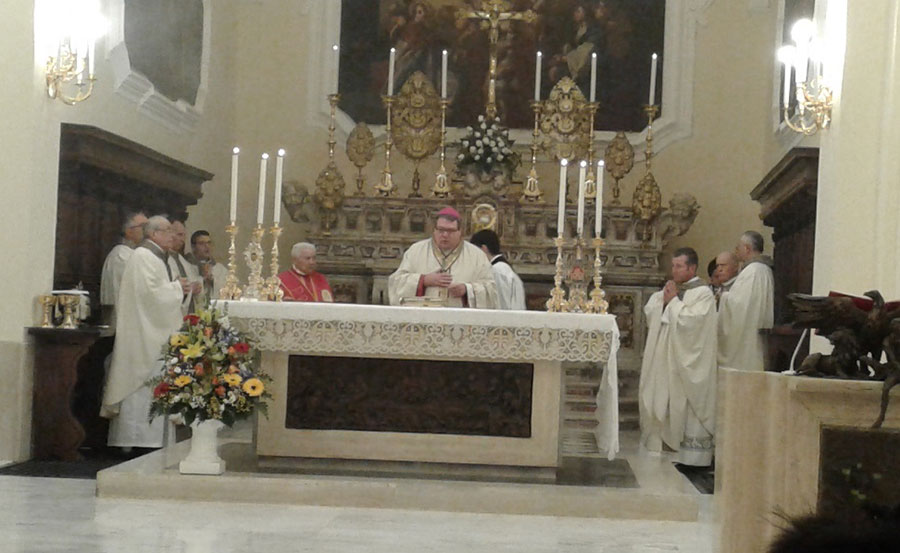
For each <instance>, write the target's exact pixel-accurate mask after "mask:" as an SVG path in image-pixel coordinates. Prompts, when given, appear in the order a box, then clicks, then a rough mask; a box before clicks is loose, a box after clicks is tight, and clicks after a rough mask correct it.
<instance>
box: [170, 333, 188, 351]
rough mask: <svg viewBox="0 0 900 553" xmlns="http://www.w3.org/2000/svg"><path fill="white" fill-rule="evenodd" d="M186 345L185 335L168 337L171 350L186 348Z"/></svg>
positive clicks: (186, 338)
mask: <svg viewBox="0 0 900 553" xmlns="http://www.w3.org/2000/svg"><path fill="white" fill-rule="evenodd" d="M187 343H188V337H187V336H186V335H185V334H173V335H171V336H170V337H169V345H170V346H172V347H173V348H177V347H178V346H186V345H187Z"/></svg>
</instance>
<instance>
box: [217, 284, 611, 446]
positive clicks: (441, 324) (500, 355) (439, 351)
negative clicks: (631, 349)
mask: <svg viewBox="0 0 900 553" xmlns="http://www.w3.org/2000/svg"><path fill="white" fill-rule="evenodd" d="M217 305H218V307H219V308H220V309H222V310H224V311H226V313H227V314H228V316H229V319H230V320H231V321H232V323H233V324H234V326H235V327H236V328H238V329H240V330H242V331H245V332H247V333H248V335H249V337H250V338H251V339H252V340H254V341H255V342H256V343H257V345H258V346H259V347H260V348H261V349H262V351H277V352H286V353H294V354H301V353H302V354H315V355H326V354H345V355H346V354H349V355H363V356H364V355H422V353H423V351H424V352H426V353H427V354H428V355H429V356H434V358H453V357H457V358H459V357H464V358H466V359H472V360H485V361H487V360H493V361H497V360H502V361H508V362H533V361H554V362H566V361H569V362H590V363H601V364H603V365H604V367H603V375H602V377H601V381H600V387H599V390H598V393H597V398H596V402H597V411H596V416H597V420H598V423H599V424H598V425H597V428H596V431H595V433H596V437H597V445H598V446H599V448H600V450H601V451H605V452H606V453H607V457H608V458H609V459H613V458H615V455H616V453H617V452H618V451H619V408H618V399H619V398H618V375H617V368H616V355H617V352H618V349H619V329H618V326H617V325H616V320H615V317H614V316H612V315H588V314H570V313H545V312H541V311H500V310H481V309H454V308H417V307H392V306H382V305H357V304H324V303H273V302H241V301H219V302H217Z"/></svg>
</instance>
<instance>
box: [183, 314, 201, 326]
mask: <svg viewBox="0 0 900 553" xmlns="http://www.w3.org/2000/svg"><path fill="white" fill-rule="evenodd" d="M184 320H185V321H187V323H188V324H189V325H191V326H197V325H198V324H199V323H200V317H198V316H197V315H185V316H184Z"/></svg>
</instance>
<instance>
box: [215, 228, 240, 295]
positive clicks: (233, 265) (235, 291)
mask: <svg viewBox="0 0 900 553" xmlns="http://www.w3.org/2000/svg"><path fill="white" fill-rule="evenodd" d="M225 232H227V233H228V235H229V238H230V242H231V244H230V245H229V246H228V277H226V278H225V286H222V289H221V290H219V299H221V300H239V299H241V287H240V286H238V278H237V248H235V245H234V239H235V236H236V235H237V232H238V227H237V225H235V224H234V223H231V224H230V225H228V226H227V227H225Z"/></svg>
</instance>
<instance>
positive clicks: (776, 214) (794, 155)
mask: <svg viewBox="0 0 900 553" xmlns="http://www.w3.org/2000/svg"><path fill="white" fill-rule="evenodd" d="M818 175H819V149H818V148H794V149H792V150H791V151H789V152H788V153H787V155H785V156H784V158H782V160H781V161H779V162H778V164H776V165H775V167H773V168H772V170H771V171H769V174H767V175H766V176H765V178H763V179H762V181H761V182H760V183H759V184H758V185H757V186H756V188H754V189H753V191H752V192H750V197H751V198H753V199H754V200H756V201H758V202H759V203H760V206H761V209H760V218H761V219H762V220H763V223H765V225H766V226H768V227H772V228H773V229H774V232H773V234H772V240H773V242H774V254H773V257H774V259H775V327H774V328H773V329H772V334H771V336H770V338H769V353H768V359H767V363H766V367H767V368H768V369H769V370H778V371H782V370H786V369H787V368H788V365H789V364H790V360H791V355H792V354H793V352H794V348H795V347H796V346H797V341H798V340H799V339H800V331H798V330H797V329H794V328H793V327H792V326H791V325H790V321H791V320H792V313H791V310H790V305H789V304H788V303H787V295H788V294H790V293H791V292H803V293H806V294H809V293H811V292H812V277H813V256H814V253H815V245H816V188H817V185H818ZM807 351H808V347H807V346H806V344H805V345H804V349H803V351H802V352H801V355H799V356H798V359H797V363H798V364H799V362H800V361H802V360H803V357H804V356H805V354H806V352H807Z"/></svg>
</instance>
